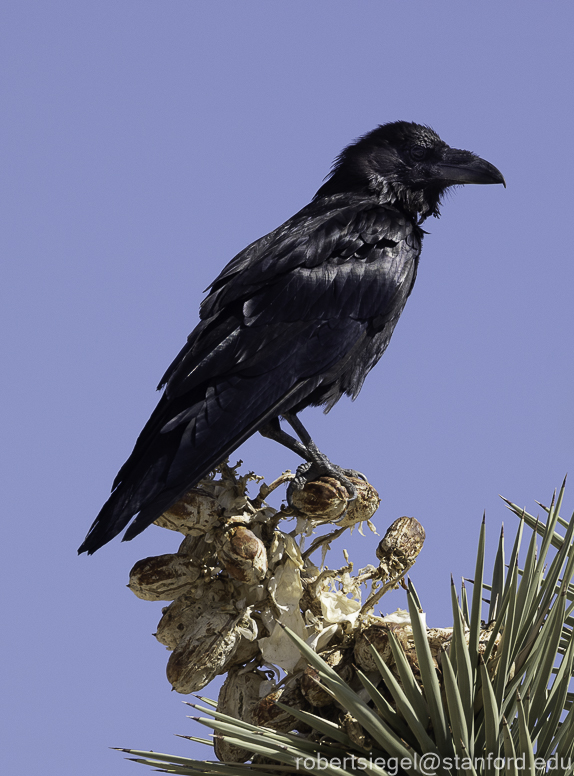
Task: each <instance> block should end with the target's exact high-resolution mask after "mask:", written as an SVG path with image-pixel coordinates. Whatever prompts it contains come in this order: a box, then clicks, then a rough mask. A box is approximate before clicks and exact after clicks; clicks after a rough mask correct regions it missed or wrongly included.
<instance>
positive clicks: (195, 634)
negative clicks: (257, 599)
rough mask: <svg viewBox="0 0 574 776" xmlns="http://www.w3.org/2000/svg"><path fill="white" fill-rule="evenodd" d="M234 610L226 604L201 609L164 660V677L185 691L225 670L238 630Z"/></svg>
mask: <svg viewBox="0 0 574 776" xmlns="http://www.w3.org/2000/svg"><path fill="white" fill-rule="evenodd" d="M238 625H240V622H239V618H238V616H237V614H236V613H234V612H230V611H229V610H228V608H227V607H222V608H219V609H218V608H215V606H213V607H212V608H211V609H209V610H208V611H205V612H203V614H201V615H200V616H199V617H198V618H197V620H196V622H195V623H193V625H191V626H190V627H189V628H188V630H187V631H186V632H185V634H184V636H183V638H182V639H181V641H180V642H179V644H178V645H177V647H176V648H175V649H174V651H173V652H172V653H171V655H170V658H169V660H168V662H167V669H166V673H167V679H168V681H169V683H170V684H171V686H172V687H173V689H174V690H176V691H177V692H179V693H182V694H184V695H187V694H189V693H191V692H198V691H199V690H201V689H202V688H203V687H205V685H206V684H209V682H211V680H212V679H213V678H214V677H215V676H217V675H218V674H221V673H223V672H224V671H225V670H226V667H227V664H228V663H229V660H230V658H231V657H232V656H233V654H234V653H235V651H236V649H237V647H238V644H239V640H240V638H241V634H240V633H239V631H238Z"/></svg>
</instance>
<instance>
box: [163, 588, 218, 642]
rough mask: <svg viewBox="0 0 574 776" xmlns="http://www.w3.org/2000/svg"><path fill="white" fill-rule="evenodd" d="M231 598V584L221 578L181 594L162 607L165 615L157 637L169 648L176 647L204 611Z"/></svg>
mask: <svg viewBox="0 0 574 776" xmlns="http://www.w3.org/2000/svg"><path fill="white" fill-rule="evenodd" d="M229 599H230V591H229V585H227V584H225V583H224V582H223V581H222V580H221V579H213V580H209V581H207V582H206V583H205V584H204V585H202V586H201V587H200V588H199V589H197V590H195V591H190V592H189V593H184V594H183V595H180V596H179V598H176V599H175V601H174V602H173V603H172V604H170V605H169V606H166V607H165V608H164V609H162V613H163V615H162V618H161V620H160V621H159V623H158V626H157V632H156V633H155V637H156V639H157V640H158V641H159V642H160V644H165V646H166V647H167V648H168V649H175V648H176V647H177V645H178V644H179V642H180V641H181V639H182V636H183V635H184V633H185V632H186V631H187V630H188V628H190V627H191V626H192V625H193V624H194V623H195V622H196V620H197V618H198V617H199V616H200V615H201V614H203V612H204V611H206V610H209V609H211V608H212V607H213V606H218V605H219V603H220V602H223V601H228V600H229Z"/></svg>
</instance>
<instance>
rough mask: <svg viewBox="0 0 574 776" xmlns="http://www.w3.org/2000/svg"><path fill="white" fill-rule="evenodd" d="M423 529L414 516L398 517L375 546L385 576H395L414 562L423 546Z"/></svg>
mask: <svg viewBox="0 0 574 776" xmlns="http://www.w3.org/2000/svg"><path fill="white" fill-rule="evenodd" d="M424 540H425V529H424V528H423V527H422V525H421V524H420V523H419V521H418V520H416V519H415V518H414V517H399V519H398V520H395V522H394V523H393V524H392V525H391V526H390V528H389V529H388V531H387V533H386V534H385V535H384V537H383V539H382V540H381V542H380V543H379V546H378V547H377V550H376V552H377V558H378V559H379V562H380V566H381V568H383V569H384V570H385V573H386V575H387V576H395V575H396V574H398V573H400V572H401V571H402V570H404V569H406V568H409V567H410V566H412V564H413V563H414V562H415V560H416V558H417V556H418V554H419V552H420V551H421V550H422V548H423V544H424Z"/></svg>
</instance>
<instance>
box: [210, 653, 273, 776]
mask: <svg viewBox="0 0 574 776" xmlns="http://www.w3.org/2000/svg"><path fill="white" fill-rule="evenodd" d="M265 681H267V677H266V676H265V674H263V673H259V672H257V671H247V672H240V670H239V668H235V669H232V670H231V671H230V672H229V673H228V674H227V678H226V680H225V681H224V683H223V685H222V687H221V690H220V691H219V697H218V699H217V711H219V712H221V713H222V714H228V715H229V716H231V717H235V718H236V719H240V720H241V721H242V722H249V723H252V722H253V709H254V708H255V707H256V706H257V705H258V704H259V688H260V686H261V683H262V682H265ZM213 748H214V750H215V756H216V757H217V759H218V760H221V761H224V762H231V763H244V762H246V761H247V760H249V758H250V757H251V756H252V754H253V752H251V751H249V750H248V749H244V748H243V747H242V746H236V745H235V744H230V743H228V742H227V741H224V740H223V738H222V736H221V735H218V734H216V735H215V737H214V740H213Z"/></svg>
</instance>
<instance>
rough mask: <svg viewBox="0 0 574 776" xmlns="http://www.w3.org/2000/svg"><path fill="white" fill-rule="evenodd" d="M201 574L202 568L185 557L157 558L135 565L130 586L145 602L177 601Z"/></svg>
mask: <svg viewBox="0 0 574 776" xmlns="http://www.w3.org/2000/svg"><path fill="white" fill-rule="evenodd" d="M200 574H201V569H200V568H199V567H198V566H197V565H195V564H194V563H193V562H192V561H190V560H189V559H188V558H185V557H184V556H182V555H157V556H154V557H152V558H144V559H143V560H139V561H138V562H137V563H136V564H135V566H134V567H133V569H132V570H131V571H130V581H129V584H128V587H129V589H130V590H131V591H132V593H135V595H137V597H138V598H143V599H144V600H145V601H174V600H175V599H176V598H178V596H180V595H181V594H182V593H184V592H186V591H188V590H189V588H190V586H192V585H193V584H194V583H195V582H197V580H198V579H199V576H200Z"/></svg>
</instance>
